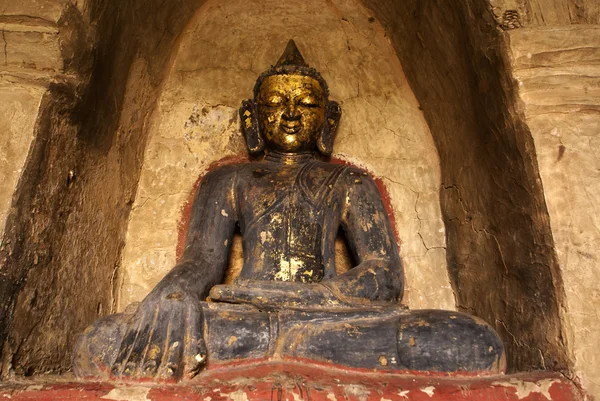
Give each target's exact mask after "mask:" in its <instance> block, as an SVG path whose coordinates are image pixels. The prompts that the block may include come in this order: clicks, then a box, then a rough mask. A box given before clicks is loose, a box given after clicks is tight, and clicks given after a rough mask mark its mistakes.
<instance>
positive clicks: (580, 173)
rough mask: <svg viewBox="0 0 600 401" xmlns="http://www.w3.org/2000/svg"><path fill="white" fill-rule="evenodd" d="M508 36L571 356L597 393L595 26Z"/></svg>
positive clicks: (599, 296) (599, 103)
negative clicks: (559, 281)
mask: <svg viewBox="0 0 600 401" xmlns="http://www.w3.org/2000/svg"><path fill="white" fill-rule="evenodd" d="M508 35H509V37H510V44H511V50H512V67H513V71H514V75H515V77H516V78H517V80H518V82H519V94H520V98H521V100H522V101H523V105H524V108H525V111H526V113H525V115H526V121H527V124H528V126H529V128H530V130H531V133H532V135H533V139H534V141H535V147H536V152H537V155H538V161H539V168H540V175H541V178H542V182H543V185H544V193H545V197H546V202H547V203H548V210H549V212H550V222H551V225H552V233H553V235H554V239H555V242H556V250H557V253H558V260H559V263H560V267H561V270H562V277H563V280H564V283H565V292H566V300H565V305H566V307H567V313H566V314H565V315H564V318H565V321H566V323H567V325H566V327H567V329H568V338H569V351H570V352H571V353H572V355H573V357H574V360H575V373H576V375H577V376H578V377H579V378H580V379H581V381H582V384H583V386H584V388H585V389H586V390H588V391H589V392H590V393H592V394H594V395H596V396H600V352H599V351H598V344H600V290H599V289H598V283H599V282H600V269H599V268H598V263H599V261H600V251H599V250H600V204H599V201H600V180H599V178H600V26H598V25H570V26H567V25H564V26H546V27H530V28H523V29H515V30H511V31H509V32H508Z"/></svg>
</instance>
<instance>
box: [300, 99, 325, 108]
mask: <svg viewBox="0 0 600 401" xmlns="http://www.w3.org/2000/svg"><path fill="white" fill-rule="evenodd" d="M298 104H299V105H300V106H304V107H311V108H312V107H319V106H321V105H320V104H319V101H318V100H317V99H315V98H312V97H305V98H304V99H301V100H300V101H299V102H298Z"/></svg>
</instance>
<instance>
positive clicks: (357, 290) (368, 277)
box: [323, 170, 404, 303]
mask: <svg viewBox="0 0 600 401" xmlns="http://www.w3.org/2000/svg"><path fill="white" fill-rule="evenodd" d="M345 181H346V182H345V183H344V184H346V185H345V187H346V196H345V205H344V210H343V213H342V221H341V227H342V230H343V231H344V234H345V236H346V239H347V240H348V244H349V247H350V250H351V252H352V253H353V255H354V258H355V260H356V261H357V262H358V265H357V266H356V267H354V268H353V269H351V270H349V271H347V272H346V273H344V274H341V275H339V276H337V277H335V278H333V279H331V280H328V281H326V282H323V283H324V284H326V285H327V286H328V287H329V288H330V289H331V290H332V291H333V292H334V294H335V295H336V296H338V297H339V298H340V299H341V300H343V301H345V302H352V303H356V302H358V303H373V301H375V302H378V301H379V302H395V301H397V300H400V299H402V294H403V290H404V272H403V268H402V262H401V260H400V256H399V255H398V246H397V244H396V239H395V237H394V233H393V230H392V227H391V224H390V220H389V217H388V214H387V211H386V210H385V206H384V204H383V200H382V198H381V194H380V192H379V189H378V188H377V185H376V184H375V182H374V181H373V179H372V178H371V177H370V176H368V175H366V174H364V173H362V172H360V171H357V170H351V172H350V173H349V174H347V175H346V177H345Z"/></svg>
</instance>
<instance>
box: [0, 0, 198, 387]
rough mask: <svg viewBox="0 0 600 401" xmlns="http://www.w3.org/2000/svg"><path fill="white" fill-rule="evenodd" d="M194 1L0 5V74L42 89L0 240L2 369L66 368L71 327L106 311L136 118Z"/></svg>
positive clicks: (137, 134)
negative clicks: (0, 53)
mask: <svg viewBox="0 0 600 401" xmlns="http://www.w3.org/2000/svg"><path fill="white" fill-rule="evenodd" d="M198 3H199V2H194V1H170V2H168V3H166V4H165V3H164V2H160V1H157V2H152V1H150V2H119V1H114V2H113V1H109V0H106V1H104V0H98V1H95V2H92V3H90V4H88V5H86V6H85V7H84V8H83V10H86V11H85V13H82V8H81V7H83V4H82V3H78V4H74V3H71V2H69V1H62V2H61V1H42V0H36V1H23V2H15V1H8V2H6V1H5V2H2V3H1V4H0V10H1V12H2V13H4V14H3V15H2V16H0V24H1V25H0V26H1V27H2V30H3V32H4V39H5V48H6V53H5V54H6V56H5V57H6V60H7V61H6V62H5V63H4V65H3V66H1V67H0V71H2V77H3V78H5V77H8V78H6V79H7V80H9V81H10V82H16V83H17V84H18V86H19V87H20V86H23V85H24V83H23V82H29V81H32V82H34V83H36V84H39V85H42V86H43V87H44V88H47V89H48V91H47V92H46V93H45V94H44V95H43V96H42V98H41V100H36V102H39V103H40V108H39V109H40V110H39V113H34V115H33V116H32V119H33V120H34V121H37V122H36V125H35V130H34V133H33V134H32V133H29V135H31V136H33V141H32V142H31V145H30V150H29V155H28V156H27V161H26V163H25V165H24V166H23V171H22V175H21V178H20V180H19V183H18V185H17V189H16V191H14V195H13V196H12V205H11V207H10V210H9V212H8V215H7V217H6V221H7V223H6V230H5V232H4V233H3V238H2V247H1V248H0V272H1V274H0V341H1V342H2V345H1V347H2V360H1V362H2V369H1V370H2V375H3V376H4V377H7V376H10V375H11V374H15V373H16V374H25V375H31V374H36V373H40V372H44V373H45V372H63V371H66V370H68V369H69V368H70V353H71V350H72V348H73V344H74V341H75V338H76V336H77V335H78V334H79V333H80V332H81V331H83V329H84V328H85V327H86V326H87V325H89V324H90V323H91V322H92V321H94V320H95V319H97V318H98V317H99V316H103V315H105V314H107V313H109V312H110V311H111V309H112V307H113V298H114V294H113V291H112V290H113V284H114V280H113V279H114V277H115V274H114V271H115V266H117V265H118V262H119V257H120V251H121V248H122V245H123V241H124V234H125V230H124V228H125V227H126V224H127V219H128V214H129V210H130V208H131V203H132V201H131V199H132V197H133V194H134V193H135V189H136V185H137V182H138V180H139V171H140V166H141V159H142V154H143V149H144V145H145V136H144V135H143V133H144V132H146V131H145V130H144V129H143V128H144V126H145V124H146V123H147V117H148V116H149V115H150V114H151V111H152V108H153V107H154V105H155V101H156V98H157V96H156V94H157V88H158V86H159V84H160V82H161V76H162V72H163V71H164V70H165V65H166V63H167V62H168V60H169V57H170V54H171V49H172V46H173V42H174V40H175V38H176V37H177V35H178V33H179V30H180V29H182V27H180V25H181V24H183V25H185V23H186V21H187V19H188V18H189V16H190V15H191V13H190V10H191V9H192V10H193V9H195V8H196V7H197V6H198ZM57 10H58V11H57ZM57 54H59V55H60V56H57ZM19 57H21V58H20V59H19ZM57 57H58V59H57ZM19 60H21V61H19ZM53 63H54V64H53ZM19 68H20V69H23V68H24V69H25V70H26V71H25V72H22V71H21V70H18V69H19ZM48 77H50V78H48ZM3 100H4V97H3ZM36 115H37V117H36ZM29 117H31V116H29ZM0 120H1V117H0ZM9 121H12V120H9ZM29 121H31V120H29ZM3 134H4V132H3V133H2V135H3ZM21 134H22V135H28V133H27V132H21ZM3 138H4V137H3ZM26 147H27V146H26V145H25V146H22V148H26ZM25 151H27V150H26V149H25ZM21 157H22V156H21ZM11 168H13V169H17V170H18V168H19V166H16V167H15V166H11Z"/></svg>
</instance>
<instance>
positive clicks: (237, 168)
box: [203, 162, 253, 180]
mask: <svg viewBox="0 0 600 401" xmlns="http://www.w3.org/2000/svg"><path fill="white" fill-rule="evenodd" d="M249 164H253V163H248V162H246V163H244V162H241V163H231V164H224V165H220V166H216V167H213V168H211V169H210V170H209V171H208V172H206V174H205V175H204V178H203V180H214V179H218V180H227V179H233V178H235V176H237V175H238V174H239V173H240V172H243V171H244V170H245V168H246V167H247V166H248V165H249Z"/></svg>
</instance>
